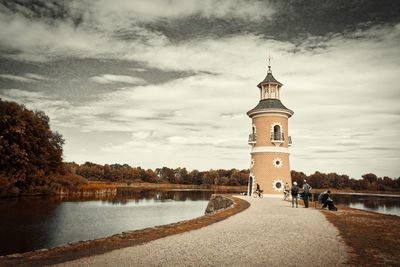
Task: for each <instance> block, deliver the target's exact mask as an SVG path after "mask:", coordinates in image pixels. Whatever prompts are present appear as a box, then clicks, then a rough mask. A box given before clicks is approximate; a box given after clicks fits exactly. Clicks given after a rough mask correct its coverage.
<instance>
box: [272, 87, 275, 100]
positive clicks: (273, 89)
mask: <svg viewBox="0 0 400 267" xmlns="http://www.w3.org/2000/svg"><path fill="white" fill-rule="evenodd" d="M271 98H275V88H271Z"/></svg>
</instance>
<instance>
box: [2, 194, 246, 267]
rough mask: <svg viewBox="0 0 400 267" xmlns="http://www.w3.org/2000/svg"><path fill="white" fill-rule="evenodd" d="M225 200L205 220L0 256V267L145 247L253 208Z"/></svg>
mask: <svg viewBox="0 0 400 267" xmlns="http://www.w3.org/2000/svg"><path fill="white" fill-rule="evenodd" d="M223 197H224V198H227V199H229V200H231V201H232V203H233V205H230V207H229V208H226V209H222V210H219V211H215V212H213V213H210V214H206V215H204V216H202V217H198V218H195V219H192V220H188V221H182V222H177V223H172V224H167V225H161V226H155V227H150V228H146V229H142V230H134V231H124V232H122V233H120V234H116V235H112V236H108V237H104V238H98V239H93V240H85V241H78V242H70V243H68V244H65V245H62V246H59V247H55V248H49V249H42V250H35V251H30V252H26V253H23V254H19V253H17V254H11V255H7V256H4V257H0V266H43V265H52V264H57V263H62V262H66V261H71V260H75V259H79V258H82V257H88V256H93V255H97V254H102V253H106V252H109V251H112V250H115V249H121V248H125V247H131V246H136V245H141V244H143V243H146V242H150V241H153V240H156V239H159V238H163V237H166V236H170V235H175V234H180V233H183V232H188V231H191V230H195V229H199V228H202V227H204V226H207V225H210V224H213V223H216V222H219V221H222V220H224V219H226V218H228V217H230V216H232V215H235V214H237V213H239V212H241V211H243V210H245V209H247V208H248V207H249V206H250V203H249V202H247V201H245V200H243V199H240V198H237V197H233V196H228V195H225V196H223Z"/></svg>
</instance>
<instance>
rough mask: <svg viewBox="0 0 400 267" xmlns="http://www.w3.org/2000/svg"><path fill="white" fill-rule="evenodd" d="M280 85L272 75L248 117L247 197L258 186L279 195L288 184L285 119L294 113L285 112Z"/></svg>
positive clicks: (269, 68)
mask: <svg viewBox="0 0 400 267" xmlns="http://www.w3.org/2000/svg"><path fill="white" fill-rule="evenodd" d="M282 85H283V84H282V83H280V82H278V81H277V80H276V79H275V78H274V76H272V71H271V61H270V60H269V64H268V73H267V76H266V77H265V79H264V80H263V81H262V82H260V83H259V84H258V85H257V87H258V88H259V90H260V102H259V103H258V105H257V106H256V107H255V108H253V109H252V110H250V111H248V112H247V115H248V116H249V117H250V118H251V120H252V132H251V134H250V135H249V145H251V152H250V154H251V166H250V177H249V184H248V195H252V194H253V192H254V191H255V190H256V184H257V183H258V184H259V185H260V187H261V189H262V190H264V194H280V193H282V192H283V186H284V184H285V183H286V182H287V183H289V184H291V181H292V179H291V176H290V164H289V146H290V145H291V143H292V141H291V137H290V136H288V119H289V118H290V117H291V116H292V115H293V111H292V110H290V109H288V108H286V107H285V106H284V105H283V104H282V102H281V100H280V93H281V89H282Z"/></svg>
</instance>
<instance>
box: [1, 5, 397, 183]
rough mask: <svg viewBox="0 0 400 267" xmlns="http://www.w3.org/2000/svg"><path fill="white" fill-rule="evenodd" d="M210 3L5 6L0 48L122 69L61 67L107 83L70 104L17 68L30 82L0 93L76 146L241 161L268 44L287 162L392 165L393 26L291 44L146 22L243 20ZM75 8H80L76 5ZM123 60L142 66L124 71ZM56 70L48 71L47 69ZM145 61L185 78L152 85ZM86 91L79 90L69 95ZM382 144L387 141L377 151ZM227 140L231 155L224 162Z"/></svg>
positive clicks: (189, 162)
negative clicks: (170, 29) (62, 10)
mask: <svg viewBox="0 0 400 267" xmlns="http://www.w3.org/2000/svg"><path fill="white" fill-rule="evenodd" d="M93 3H94V4H93ZM214 3H218V2H215V1H210V2H205V4H204V5H203V4H201V3H199V4H197V2H192V1H190V2H187V4H182V7H181V8H179V9H173V8H170V7H169V6H165V4H164V3H159V4H160V6H153V3H144V2H143V4H137V3H136V5H135V6H133V5H131V4H130V2H128V1H122V2H119V4H120V5H115V4H114V3H113V4H111V3H108V2H104V1H103V2H102V1H99V2H82V3H81V2H73V3H72V4H71V6H69V7H70V8H71V9H72V10H70V11H69V12H72V13H73V14H75V15H76V14H81V15H82V18H81V22H80V23H74V22H73V21H71V20H69V19H65V20H56V21H55V22H54V21H53V22H51V23H49V22H48V21H47V20H45V19H37V18H33V17H31V16H25V17H24V16H21V15H18V14H8V13H7V14H6V15H5V16H2V17H0V30H1V31H2V37H3V36H4V38H2V39H1V41H0V42H1V45H2V47H5V48H8V49H9V50H6V53H5V55H7V56H8V57H11V58H13V59H16V60H19V61H21V62H24V61H36V62H40V61H58V62H62V60H66V62H68V63H71V62H79V61H78V59H79V58H85V59H87V58H95V59H96V60H98V61H99V62H101V61H102V59H112V60H113V61H114V62H117V63H116V64H115V65H118V63H121V62H123V64H122V63H121V64H120V65H121V66H123V67H121V66H118V69H117V70H114V69H112V68H111V67H110V69H107V68H108V67H109V66H107V64H102V63H99V64H100V65H101V67H102V69H101V71H99V70H97V69H96V70H86V69H85V67H84V66H79V64H75V65H73V66H74V67H76V68H80V72H79V73H78V74H77V75H76V77H73V79H76V80H78V81H79V80H83V81H93V83H88V85H87V86H88V87H89V86H92V87H93V88H98V89H99V90H98V91H101V90H100V89H102V87H107V88H109V90H108V91H106V90H103V91H101V92H100V93H99V94H96V96H95V97H86V98H85V100H84V101H83V100H82V101H81V102H78V103H74V105H72V104H71V103H70V102H68V101H66V100H65V91H64V90H60V92H56V91H55V90H54V91H51V94H46V93H44V92H43V91H41V87H45V86H46V80H44V79H40V78H39V77H34V76H32V75H28V74H24V73H25V71H23V73H22V74H18V75H17V74H15V76H18V77H20V78H23V79H29V80H32V81H33V80H36V81H37V82H35V83H33V82H31V83H29V84H28V82H25V83H27V84H26V85H24V84H21V85H20V86H21V88H18V89H12V90H9V89H3V90H2V97H7V99H14V100H16V101H18V102H19V103H24V104H27V106H28V107H33V108H40V109H43V110H44V111H45V112H46V113H48V114H49V115H50V117H51V119H52V122H53V123H54V125H55V126H56V127H64V131H66V132H68V131H74V135H73V138H71V139H70V141H69V142H70V148H71V147H73V144H76V145H75V146H76V149H78V145H77V144H78V143H79V140H81V139H82V138H83V137H85V138H86V139H85V138H84V139H85V140H87V142H88V143H90V142H92V139H91V138H88V136H90V137H91V136H100V137H98V139H96V143H97V144H93V146H98V144H101V147H102V149H103V152H109V153H110V154H111V153H112V155H113V158H111V159H112V160H113V161H114V160H117V159H120V160H125V159H131V158H134V159H132V160H134V161H135V162H136V163H137V164H140V165H142V166H146V167H159V166H161V165H169V164H170V165H169V166H186V167H188V168H205V169H209V168H225V167H228V168H229V167H238V166H240V167H241V168H246V167H248V164H249V161H250V160H249V158H250V156H249V154H248V152H249V148H248V145H247V143H246V141H247V136H248V133H249V132H250V130H251V128H250V127H251V122H250V119H249V118H248V117H247V116H246V111H248V110H250V109H251V108H253V107H254V106H255V105H256V104H257V102H258V98H259V92H258V88H257V87H256V84H257V83H258V82H259V81H260V80H262V79H263V78H264V77H265V75H266V55H267V52H266V50H267V49H268V50H269V52H270V53H271V55H272V57H273V58H274V60H273V62H272V70H273V73H274V76H275V78H277V79H278V80H279V81H281V82H282V83H283V84H284V87H283V88H282V94H281V99H282V102H283V103H284V104H285V106H287V107H288V108H291V109H293V110H294V112H295V114H294V116H293V117H292V118H291V119H290V121H289V124H290V129H289V131H290V133H289V134H290V135H292V138H293V142H294V144H293V146H292V156H291V160H292V161H291V164H292V168H293V169H296V170H301V171H304V172H307V173H311V172H313V171H315V170H316V169H319V170H320V171H337V172H347V173H349V174H350V175H352V176H355V177H357V175H358V174H360V173H362V172H364V171H365V172H369V171H371V172H374V170H379V171H382V174H384V175H393V174H396V173H398V171H399V168H398V167H397V165H396V164H395V163H396V162H393V161H391V160H388V159H392V158H395V157H396V155H398V154H399V152H400V144H399V142H398V136H399V134H400V128H399V126H398V125H400V118H399V116H398V114H399V107H398V97H399V94H398V92H399V91H398V84H399V82H400V80H399V77H398V74H397V72H398V69H399V62H400V58H399V57H400V54H399V53H398V43H399V40H400V25H395V26H387V27H380V26H379V27H374V28H369V29H368V30H363V31H361V30H359V31H356V32H352V33H346V34H330V35H327V36H325V37H323V38H317V37H314V36H309V37H308V38H306V39H305V41H304V42H303V43H300V44H299V43H297V44H294V43H291V42H286V41H280V40H279V39H274V40H273V39H272V38H265V35H258V34H255V33H253V32H252V31H251V30H249V31H246V32H242V33H240V34H230V35H221V36H212V37H210V36H206V37H204V36H194V37H193V39H180V40H179V41H173V40H170V39H169V38H168V37H167V34H166V33H165V32H163V31H161V30H158V29H157V28H151V27H150V26H149V25H150V24H147V23H148V22H149V21H153V22H154V21H157V20H159V22H160V23H161V24H162V22H163V20H164V19H166V18H168V19H172V18H174V19H177V20H179V17H180V16H203V17H210V18H211V17H221V16H224V17H226V16H229V17H234V16H242V18H243V14H246V12H244V13H243V14H241V15H240V14H237V15H236V13H235V12H238V13H240V12H239V11H237V10H239V9H240V7H241V6H240V4H241V3H244V2H241V1H238V2H234V4H236V5H237V8H235V7H232V4H224V5H223V7H222V9H221V10H218V9H216V10H212V9H213V8H211V9H210V7H213V4H214ZM84 5H88V8H87V9H86V10H85V9H84V8H83V6H84ZM111 5H113V6H111ZM197 5H198V6H197ZM121 7H123V8H121ZM135 7H136V9H135ZM172 7H173V6H172ZM247 8H249V10H252V8H253V7H251V6H250V5H249V7H247ZM134 9H135V10H134ZM160 9H165V12H161V13H160V12H159V10H160ZM114 11H115V12H114ZM262 11H263V10H262V9H261V10H260V11H259V12H262ZM249 12H250V11H248V13H249ZM128 13H129V14H128ZM124 14H127V16H123V15H124ZM244 16H246V15H244ZM178 25H179V24H178ZM213 26H217V25H214V24H213ZM178 28H179V27H178ZM178 30H179V29H178ZM21 33H24V34H21ZM25 33H26V34H25ZM177 34H179V32H177ZM7 51H8V52H7ZM10 51H12V53H11V52H10ZM77 58H78V59H77ZM130 62H134V63H135V64H137V65H139V66H143V68H139V69H138V68H133V66H135V65H133V66H130V65H129V63H130ZM138 63H139V64H138ZM21 64H22V63H21ZM37 64H38V65H40V63H37ZM47 64H49V63H47ZM100 65H96V66H100ZM68 66H70V65H68ZM65 68H66V67H65V66H63V67H59V68H58V69H56V70H55V71H54V73H55V75H61V74H62V73H63V72H64V71H65ZM122 68H125V69H124V70H123V71H121V69H122ZM151 69H157V70H159V71H160V72H163V71H164V72H165V73H168V72H171V71H173V72H174V73H178V74H179V73H186V74H187V75H184V77H181V76H179V75H175V76H173V77H171V78H169V79H168V81H167V82H163V83H160V82H159V80H157V77H156V76H157V75H156V74H152V73H151ZM32 72H33V71H32ZM16 73H17V72H16ZM98 73H101V75H98ZM111 73H123V75H117V74H111ZM51 77H52V79H56V78H54V77H53V76H51ZM3 79H9V78H4V77H3ZM9 80H10V79H9ZM144 81H146V82H144ZM65 83H66V84H65V85H64V87H61V88H62V89H64V88H68V87H69V86H71V84H70V81H69V80H68V81H66V82H65ZM98 83H100V84H107V86H99V84H98ZM119 83H125V84H123V87H122V86H121V84H119ZM33 85H34V86H33ZM24 86H25V87H24ZM28 86H30V87H32V88H28ZM93 88H91V89H93ZM84 89H87V88H84ZM32 90H37V91H38V92H32ZM93 91H94V90H92V91H89V90H82V91H81V92H79V95H82V96H87V95H89V94H90V92H93ZM63 94H64V95H63ZM93 142H94V141H93ZM371 144H376V145H371ZM379 147H382V148H383V149H379ZM389 147H393V149H385V148H389ZM232 148H235V153H234V154H235V157H236V158H235V159H234V160H229V161H226V160H224V159H226V158H227V156H226V155H230V154H232ZM79 149H80V148H79ZM99 150H100V149H99ZM68 151H72V150H71V149H70V150H68ZM75 151H78V150H75ZM87 151H88V153H86V154H79V155H77V154H74V155H76V156H77V157H78V158H77V159H76V160H77V161H79V160H81V161H85V160H91V161H97V162H104V161H105V159H106V157H107V159H110V157H109V156H108V155H104V154H108V153H100V152H101V151H97V150H96V151H97V152H98V153H94V152H93V154H90V153H91V152H90V151H94V150H89V149H88V150H87ZM139 155H140V156H139ZM310 158H312V159H313V160H309V159H310ZM357 158H358V159H360V160H355V159H357ZM349 159H352V160H349ZM367 159H371V160H370V161H368V160H367ZM382 166H384V167H385V168H386V169H385V170H384V169H383V167H382ZM341 170H343V171H341Z"/></svg>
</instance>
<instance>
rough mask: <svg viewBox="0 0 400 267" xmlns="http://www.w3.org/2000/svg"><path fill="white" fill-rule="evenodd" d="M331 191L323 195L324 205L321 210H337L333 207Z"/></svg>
mask: <svg viewBox="0 0 400 267" xmlns="http://www.w3.org/2000/svg"><path fill="white" fill-rule="evenodd" d="M330 195H331V191H329V190H328V191H326V192H324V193H322V198H321V202H322V203H323V204H324V205H323V206H322V208H321V209H325V208H326V206H328V208H329V210H335V211H336V210H337V208H336V207H335V205H333V200H332V199H331V198H330Z"/></svg>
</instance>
